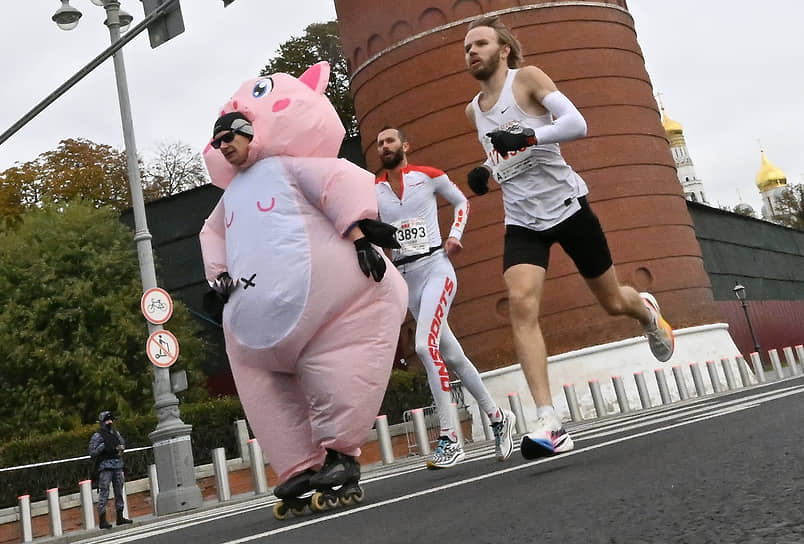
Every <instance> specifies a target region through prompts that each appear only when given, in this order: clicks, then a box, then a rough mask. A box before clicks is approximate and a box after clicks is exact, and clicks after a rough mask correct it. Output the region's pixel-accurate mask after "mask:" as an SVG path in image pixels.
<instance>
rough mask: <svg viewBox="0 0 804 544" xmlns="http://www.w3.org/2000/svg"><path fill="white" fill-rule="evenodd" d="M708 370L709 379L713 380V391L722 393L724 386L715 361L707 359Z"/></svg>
mask: <svg viewBox="0 0 804 544" xmlns="http://www.w3.org/2000/svg"><path fill="white" fill-rule="evenodd" d="M706 370H707V372H709V381H711V382H712V392H713V393H720V392H721V391H722V390H723V387H722V386H721V385H720V376H718V373H717V366H716V365H715V362H714V361H711V360H710V361H706Z"/></svg>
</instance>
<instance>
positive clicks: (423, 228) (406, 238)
mask: <svg viewBox="0 0 804 544" xmlns="http://www.w3.org/2000/svg"><path fill="white" fill-rule="evenodd" d="M394 226H395V227H396V229H397V230H396V239H397V241H398V242H399V245H400V246H401V247H400V248H399V249H397V250H394V253H398V255H399V256H400V257H408V256H411V255H421V254H422V253H427V251H428V250H429V249H430V246H429V245H428V244H429V242H428V241H427V223H426V222H425V220H424V219H423V218H421V217H416V218H413V219H403V220H402V221H397V222H396V223H394Z"/></svg>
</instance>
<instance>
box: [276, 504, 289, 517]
mask: <svg viewBox="0 0 804 544" xmlns="http://www.w3.org/2000/svg"><path fill="white" fill-rule="evenodd" d="M274 517H275V518H276V519H279V520H282V519H287V517H288V507H287V506H285V504H284V503H283V502H281V501H280V502H278V503H276V504H274Z"/></svg>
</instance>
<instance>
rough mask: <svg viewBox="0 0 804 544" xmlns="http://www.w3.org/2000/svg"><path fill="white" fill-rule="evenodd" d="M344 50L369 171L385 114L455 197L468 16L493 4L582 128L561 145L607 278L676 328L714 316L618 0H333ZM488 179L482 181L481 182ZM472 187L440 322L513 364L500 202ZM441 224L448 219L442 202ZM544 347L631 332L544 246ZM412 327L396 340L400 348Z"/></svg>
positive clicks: (467, 142)
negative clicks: (585, 195)
mask: <svg viewBox="0 0 804 544" xmlns="http://www.w3.org/2000/svg"><path fill="white" fill-rule="evenodd" d="M335 7H336V10H337V13H338V20H339V23H340V33H341V37H342V40H343V48H344V54H345V56H346V58H347V59H348V64H349V70H350V73H351V76H352V83H351V89H352V94H353V96H354V99H355V107H356V110H357V115H358V119H359V121H360V130H361V134H362V138H363V140H362V143H363V150H364V152H365V154H366V159H367V162H368V165H369V169H372V170H375V169H377V168H379V161H378V160H377V153H376V148H375V144H374V142H375V137H376V134H377V132H378V130H379V129H380V128H381V127H382V126H383V125H385V124H394V125H398V126H400V127H401V128H403V129H404V130H405V132H406V133H407V135H408V137H409V139H410V143H411V149H412V151H411V153H410V155H409V159H410V161H411V162H412V163H414V164H427V165H432V166H437V167H439V168H442V169H443V170H445V171H446V172H447V173H448V174H449V175H450V177H451V178H452V180H453V181H455V182H456V183H457V184H458V185H459V186H460V187H461V188H462V189H463V190H464V192H466V194H467V195H471V194H472V193H471V191H470V190H469V188H468V186H467V184H466V173H467V172H468V171H469V170H470V169H471V168H473V167H474V166H476V165H478V164H480V163H481V162H482V160H483V158H484V155H483V151H482V149H481V147H480V144H479V143H478V142H477V137H476V133H475V130H474V127H473V126H472V125H471V124H470V123H469V122H468V121H467V120H466V117H465V115H464V108H465V106H466V104H467V103H468V102H469V101H470V100H471V99H472V97H473V96H474V95H475V94H476V93H477V91H478V84H477V82H476V81H475V80H474V79H473V78H472V77H471V76H469V75H468V74H467V73H466V70H465V64H464V58H463V38H464V35H465V33H466V29H467V24H468V22H469V20H471V18H473V17H475V16H477V15H479V14H481V13H484V12H485V13H490V12H495V13H497V14H499V15H500V16H501V18H502V20H503V22H505V23H506V24H507V25H508V26H509V27H510V28H512V30H513V31H514V33H515V34H516V36H517V37H518V38H519V40H520V41H521V42H522V46H523V49H524V53H525V63H526V64H534V65H537V66H539V67H540V68H542V69H543V70H545V72H547V74H548V75H550V76H551V77H552V78H553V80H554V81H555V82H556V84H557V85H558V87H559V88H560V89H561V90H562V91H563V92H564V94H566V95H567V96H568V97H569V98H570V99H571V100H572V101H573V102H574V103H575V104H576V105H577V106H578V108H579V109H580V111H581V113H582V114H583V115H584V117H585V118H586V121H587V124H588V127H589V129H588V136H587V137H586V138H583V139H581V140H578V141H575V142H570V143H566V144H562V146H561V147H562V150H563V153H564V156H565V158H566V159H567V162H568V163H569V164H570V165H571V166H573V168H574V169H575V170H576V171H577V172H578V173H579V174H581V176H583V178H584V179H585V180H586V182H587V184H588V185H589V188H590V195H589V200H590V202H592V204H593V206H594V209H595V211H596V213H597V214H598V216H599V217H600V220H601V222H602V224H603V228H604V230H605V231H606V233H607V236H608V239H609V244H610V246H611V250H612V256H613V258H614V262H615V265H616V269H617V273H618V276H619V278H620V279H621V280H622V281H624V282H625V283H628V284H630V285H633V286H634V287H636V288H637V289H638V290H649V291H651V292H653V293H654V294H655V295H656V296H657V298H658V299H659V302H660V303H661V305H662V310H663V313H664V314H665V316H666V317H667V319H668V320H669V321H670V322H671V323H672V324H673V325H674V326H675V327H676V328H681V327H688V326H692V325H700V324H706V323H714V322H719V321H722V320H721V319H720V317H719V315H718V313H717V311H716V309H715V306H714V304H713V302H712V292H711V288H710V283H709V278H708V276H707V274H706V271H705V270H704V266H703V260H702V258H701V250H700V246H699V245H698V242H697V240H696V238H695V232H694V229H693V225H692V220H691V218H690V215H689V213H688V212H687V207H686V204H685V201H684V198H683V196H682V191H681V186H680V185H679V182H678V179H677V178H676V174H675V165H674V162H673V158H672V156H671V154H670V151H669V147H668V142H667V139H666V136H665V131H664V129H663V128H662V124H661V117H660V115H659V111H658V108H657V105H656V101H655V100H654V98H653V88H652V86H651V82H650V79H649V77H648V74H647V71H646V70H645V61H644V59H643V57H642V52H641V50H640V47H639V44H638V43H637V37H636V32H635V30H634V21H633V19H632V17H631V15H630V14H629V13H628V11H627V6H626V2H625V1H624V0H619V1H618V0H610V1H604V0H600V1H596V2H595V1H592V2H589V1H584V2H578V1H555V0H553V1H550V2H547V1H539V0H536V1H532V2H517V1H516V0H407V1H403V2H377V1H376V0H336V1H335ZM492 185H494V184H492ZM497 191H498V189H493V190H492V191H491V192H490V193H489V194H487V195H485V196H483V197H474V196H473V197H472V198H471V200H470V204H471V210H470V218H469V224H468V228H467V231H466V233H465V235H464V247H465V249H464V251H463V252H462V254H461V255H459V256H458V257H457V258H456V259H454V260H453V262H454V264H455V267H456V269H457V273H458V283H459V291H458V298H457V299H456V302H455V305H454V306H453V309H452V311H451V312H450V324H451V326H452V328H453V330H454V331H455V333H456V335H458V337H459V338H460V339H461V342H462V344H463V346H464V348H465V349H466V351H467V354H468V355H469V356H470V357H471V358H472V359H473V360H474V361H475V363H476V364H477V366H478V368H479V369H481V370H490V369H493V368H497V367H502V366H506V365H509V364H511V363H513V362H516V356H515V354H514V351H513V345H512V342H511V333H510V327H509V323H508V315H507V314H508V310H507V300H506V292H505V287H504V284H503V281H502V236H503V232H504V227H503V211H502V199H501V197H500V194H499V193H498V192H497ZM443 212H444V213H443V214H442V232H445V228H446V225H448V223H449V220H450V219H451V209H446V208H444V209H443ZM542 329H543V331H544V335H545V340H546V342H547V347H548V351H549V353H550V354H557V353H564V352H567V351H570V350H574V349H578V348H582V347H586V346H590V345H595V344H602V343H606V342H611V341H614V340H619V339H623V338H628V337H633V336H638V335H639V334H640V333H641V331H640V329H639V327H638V326H637V324H636V322H634V321H633V320H631V319H627V318H611V317H608V316H607V315H606V314H605V312H604V311H603V310H602V309H601V308H599V306H598V305H597V303H596V301H595V299H594V297H593V295H592V294H591V292H590V291H589V290H588V288H587V287H586V285H585V283H584V281H583V278H582V277H581V276H580V275H579V274H578V273H577V272H576V271H575V268H574V266H573V264H572V262H571V261H570V260H569V258H568V257H566V255H565V254H564V253H563V251H562V250H561V249H560V248H559V247H557V246H556V247H554V248H553V251H552V255H551V262H550V268H549V273H548V278H547V284H546V287H545V292H544V297H543V301H542ZM412 347H413V346H412V332H411V331H406V332H405V334H403V344H402V349H403V351H405V352H408V353H409V352H411V351H412Z"/></svg>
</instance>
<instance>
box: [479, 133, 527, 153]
mask: <svg viewBox="0 0 804 544" xmlns="http://www.w3.org/2000/svg"><path fill="white" fill-rule="evenodd" d="M486 136H488V137H489V138H491V145H493V146H494V149H496V150H497V152H499V153H500V154H501V155H508V152H509V151H518V150H520V149H523V148H525V147H528V146H531V145H536V136H535V134H534V132H533V129H532V128H525V129H522V132H507V131H505V130H495V131H494V132H489V133H487V134H486Z"/></svg>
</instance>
